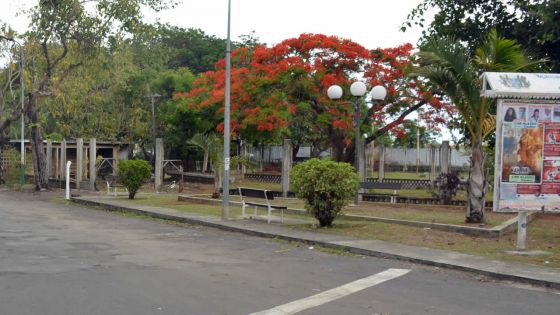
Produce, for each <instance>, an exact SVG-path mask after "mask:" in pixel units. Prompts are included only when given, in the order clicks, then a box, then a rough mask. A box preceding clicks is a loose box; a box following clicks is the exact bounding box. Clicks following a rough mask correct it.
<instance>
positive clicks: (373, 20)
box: [0, 0, 421, 49]
mask: <svg viewBox="0 0 560 315" xmlns="http://www.w3.org/2000/svg"><path fill="white" fill-rule="evenodd" d="M178 1H179V2H181V4H180V5H179V6H178V7H176V8H175V9H172V10H169V11H164V12H160V13H157V14H156V13H154V12H152V11H146V12H145V15H146V17H147V19H148V20H149V21H155V20H156V19H159V20H160V22H167V23H170V24H172V25H177V26H181V27H185V28H188V27H196V28H200V29H202V30H203V31H204V32H205V33H207V34H211V35H216V36H218V37H222V38H225V37H226V31H227V0H178ZM420 1H421V0H346V1H341V0H277V1H270V0H232V19H231V23H232V24H231V28H232V38H233V39H236V38H237V37H238V36H239V35H243V34H249V33H250V32H251V31H255V34H256V36H257V37H259V38H260V40H261V41H263V42H265V43H268V44H274V43H278V42H280V41H282V40H283V39H286V38H291V37H296V36H298V35H299V34H301V33H322V34H326V35H338V36H341V37H344V38H350V39H352V40H354V41H355V42H357V43H359V44H361V45H363V46H365V47H366V48H370V49H371V48H376V47H392V46H396V45H399V44H402V43H405V42H411V43H413V44H415V43H416V42H417V40H418V38H419V36H420V30H419V29H413V30H411V31H407V32H406V33H402V32H401V31H400V30H399V29H400V27H401V25H402V23H403V22H404V21H405V20H406V16H407V15H408V13H409V12H410V10H411V9H412V8H414V7H415V6H416V5H417V4H418V3H419V2H420ZM35 3H37V0H0V20H1V21H3V22H7V23H8V24H10V25H11V26H12V27H14V28H15V29H16V30H17V31H20V32H21V31H24V30H25V29H26V27H27V24H28V22H27V19H26V18H25V16H19V17H16V16H15V15H16V13H17V12H19V11H20V10H21V9H22V8H29V7H30V6H32V5H33V4H35Z"/></svg>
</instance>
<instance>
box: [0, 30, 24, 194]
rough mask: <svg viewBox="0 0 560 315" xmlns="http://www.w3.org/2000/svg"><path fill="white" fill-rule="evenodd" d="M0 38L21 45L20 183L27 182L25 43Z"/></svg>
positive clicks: (9, 38)
mask: <svg viewBox="0 0 560 315" xmlns="http://www.w3.org/2000/svg"><path fill="white" fill-rule="evenodd" d="M0 38H2V39H5V40H8V41H11V42H13V43H15V44H17V45H18V46H19V53H20V66H21V67H20V74H19V80H20V85H21V86H20V88H21V142H20V152H21V153H20V155H21V157H20V158H21V160H20V163H21V164H20V184H21V185H23V184H25V115H24V108H25V106H24V104H25V78H24V76H23V74H24V69H25V63H24V60H25V59H24V52H23V45H22V44H21V43H20V42H18V41H17V40H15V39H14V38H11V37H6V36H3V35H0Z"/></svg>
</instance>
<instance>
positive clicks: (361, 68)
mask: <svg viewBox="0 0 560 315" xmlns="http://www.w3.org/2000/svg"><path fill="white" fill-rule="evenodd" d="M414 67H415V63H414V57H413V56H412V45H410V44H405V45H402V46H399V47H396V48H388V49H377V50H373V51H370V50H367V49H366V48H364V47H362V46H361V45H359V44H357V43H354V42H352V41H350V40H347V39H342V38H339V37H336V36H325V35H321V34H302V35H300V36H299V37H298V38H291V39H287V40H285V41H283V42H281V43H279V44H277V45H275V46H273V47H265V46H257V47H255V48H254V49H253V50H249V49H247V48H240V49H237V50H235V51H234V52H233V53H232V71H231V108H232V113H231V124H232V126H231V127H232V131H233V132H234V133H237V134H238V135H239V136H241V137H242V138H244V139H246V140H249V141H251V142H254V143H255V142H258V143H264V142H274V141H278V140H280V139H281V138H282V137H286V138H291V139H292V141H293V142H294V143H295V145H296V146H298V145H300V144H310V145H312V146H313V147H315V148H319V149H326V148H328V147H331V148H333V151H332V152H333V155H334V157H335V159H338V160H343V159H349V158H350V157H349V156H343V155H342V152H349V151H351V150H344V149H345V148H346V147H347V146H348V145H349V143H351V141H349V140H351V139H353V131H352V130H353V122H352V115H353V113H354V109H353V105H352V104H351V103H350V102H348V101H345V100H340V101H332V100H330V99H329V98H328V97H327V96H326V90H327V89H328V88H329V87H330V86H331V85H333V84H338V85H340V86H341V87H343V88H344V89H345V90H346V92H345V98H346V100H349V99H350V96H349V95H350V93H349V91H348V87H349V85H350V83H351V81H353V80H355V79H360V78H358V77H356V76H357V75H360V74H362V75H363V79H365V80H366V81H367V83H368V85H370V86H374V85H378V84H381V85H384V86H385V87H386V88H387V90H388V96H387V99H386V100H385V101H384V102H383V103H380V104H376V105H375V106H373V107H372V108H371V109H369V110H368V109H367V108H366V107H365V106H364V107H363V110H362V112H363V113H366V115H364V116H363V117H362V118H363V119H362V121H363V124H364V126H370V125H371V124H372V123H373V125H374V126H375V129H376V131H375V132H374V133H372V134H371V133H370V134H369V136H368V138H367V142H371V141H373V140H374V139H375V138H376V137H378V136H380V135H382V134H384V133H386V132H389V131H391V130H393V129H395V128H396V127H398V126H399V125H400V124H402V121H403V120H404V119H405V117H406V116H407V115H408V114H410V113H411V112H414V111H416V110H417V109H418V108H420V107H422V106H424V107H426V109H424V111H423V113H424V114H423V118H424V119H425V121H428V122H429V123H431V124H436V123H437V122H438V121H437V120H436V119H435V118H437V117H439V116H441V115H442V113H445V111H446V110H448V108H447V107H446V106H445V105H444V103H443V102H442V101H441V100H440V99H439V98H438V97H436V96H434V95H432V94H431V93H430V91H429V89H428V88H427V87H426V86H425V84H424V83H423V82H422V81H419V80H418V79H414V78H411V77H408V76H407V74H408V73H409V72H410V71H411V70H413V69H414ZM224 88H225V62H224V61H220V62H218V63H217V64H216V70H215V71H210V72H207V73H205V74H203V75H202V76H201V77H200V78H199V79H198V80H196V81H195V83H194V85H193V89H192V90H191V91H190V92H189V93H186V94H179V95H177V96H176V97H178V98H181V99H182V100H183V102H184V104H185V106H187V107H188V108H189V109H191V110H197V111H201V114H206V115H212V117H206V119H213V121H215V126H216V128H217V129H218V130H220V131H221V130H223V124H221V123H222V120H223V118H222V117H223V107H224ZM365 101H366V102H367V101H369V100H367V99H366V100H365ZM362 105H363V104H362ZM366 130H371V128H370V127H368V128H364V131H366ZM350 145H351V144H350Z"/></svg>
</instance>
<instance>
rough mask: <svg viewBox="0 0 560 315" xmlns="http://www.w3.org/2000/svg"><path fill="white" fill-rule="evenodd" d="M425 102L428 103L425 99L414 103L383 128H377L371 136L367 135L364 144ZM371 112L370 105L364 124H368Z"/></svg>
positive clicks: (399, 121) (395, 124)
mask: <svg viewBox="0 0 560 315" xmlns="http://www.w3.org/2000/svg"><path fill="white" fill-rule="evenodd" d="M427 103H428V102H427V101H420V102H418V103H417V104H416V105H413V106H410V107H409V108H407V109H406V110H405V111H404V112H402V113H401V114H400V115H399V116H398V117H397V118H396V119H395V120H393V121H392V122H390V123H388V124H386V125H385V126H384V127H383V128H380V129H378V130H377V131H375V132H374V133H373V134H372V135H371V136H369V137H367V139H366V140H365V144H369V143H371V142H372V141H374V140H375V139H377V138H379V137H380V136H382V135H384V134H385V133H386V132H387V131H389V130H391V129H393V128H394V127H396V126H398V125H400V124H401V123H402V122H403V121H404V118H405V117H406V116H408V114H410V113H412V112H414V111H416V110H418V109H419V108H420V107H422V106H424V105H426V104H427ZM372 112H373V107H372V109H370V110H369V111H368V117H367V118H366V119H365V121H364V123H365V124H369V117H370V116H371V114H372Z"/></svg>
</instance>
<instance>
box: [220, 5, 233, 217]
mask: <svg viewBox="0 0 560 315" xmlns="http://www.w3.org/2000/svg"><path fill="white" fill-rule="evenodd" d="M230 77H231V0H228V17H227V41H226V90H225V95H224V98H225V109H224V157H223V158H224V163H223V164H224V168H223V172H224V177H223V183H222V219H224V220H227V219H228V218H229V162H230V159H229V142H230V126H229V115H230V85H231V82H230Z"/></svg>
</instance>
